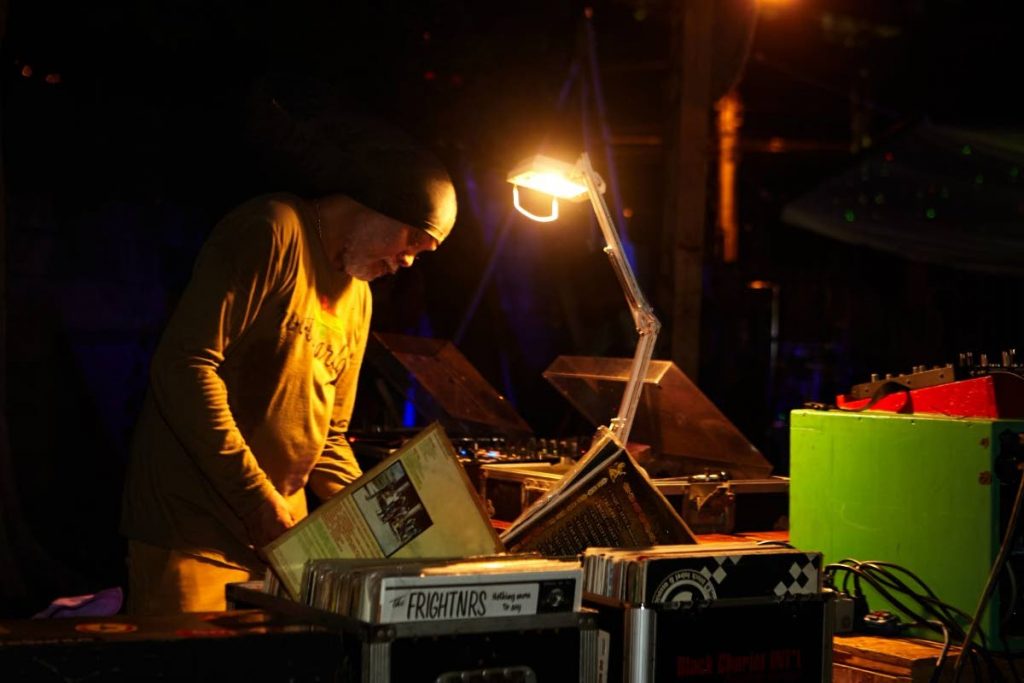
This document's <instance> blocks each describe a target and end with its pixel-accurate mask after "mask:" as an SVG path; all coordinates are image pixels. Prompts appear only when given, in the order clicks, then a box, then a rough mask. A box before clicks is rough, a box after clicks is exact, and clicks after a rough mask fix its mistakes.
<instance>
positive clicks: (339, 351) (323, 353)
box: [284, 315, 351, 384]
mask: <svg viewBox="0 0 1024 683" xmlns="http://www.w3.org/2000/svg"><path fill="white" fill-rule="evenodd" d="M284 329H285V334H286V335H287V336H290V337H291V336H293V337H297V338H299V339H302V340H305V342H306V343H307V344H309V346H310V347H311V349H312V351H313V357H314V358H315V359H316V360H318V361H320V362H321V363H322V364H323V366H324V369H325V370H327V373H328V375H329V376H330V377H331V378H333V379H332V381H331V383H332V384H333V383H334V382H336V381H337V380H338V378H339V377H340V376H341V375H342V373H344V372H345V368H346V367H347V366H348V361H349V357H350V356H351V353H350V352H349V347H348V344H346V343H345V342H344V341H343V340H341V339H340V337H341V335H340V334H338V333H337V332H333V331H332V330H331V329H330V328H329V327H327V326H326V325H324V324H323V323H321V322H319V321H318V320H316V319H315V318H314V317H312V316H306V317H305V318H299V317H298V316H296V315H292V316H291V317H290V318H289V319H288V320H287V321H286V322H285V325H284Z"/></svg>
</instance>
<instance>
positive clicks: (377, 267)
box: [340, 212, 437, 282]
mask: <svg viewBox="0 0 1024 683" xmlns="http://www.w3.org/2000/svg"><path fill="white" fill-rule="evenodd" d="M367 214H368V215H367V216H366V217H365V219H364V220H362V221H360V223H359V226H358V227H357V228H356V229H355V230H354V231H353V232H352V234H351V237H350V239H349V240H348V242H347V243H346V244H345V245H344V248H343V249H342V251H341V253H340V259H341V263H340V266H341V268H340V269H341V270H343V271H344V272H346V273H348V274H349V275H350V276H352V277H354V278H356V279H357V280H366V281H367V282H369V281H370V280H374V279H376V278H378V277H380V276H381V275H390V274H391V273H394V272H396V271H397V270H398V269H399V268H408V267H409V266H411V265H412V264H413V261H415V260H416V257H417V256H419V255H420V254H421V253H423V252H424V251H434V250H435V249H437V240H435V239H434V238H433V237H431V236H430V235H428V234H427V233H425V232H423V231H422V230H419V229H417V228H413V227H410V226H408V225H405V224H403V223H399V222H398V221H396V220H393V219H391V218H388V217H387V216H384V215H382V214H379V213H376V212H367Z"/></svg>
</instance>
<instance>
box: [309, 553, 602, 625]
mask: <svg viewBox="0 0 1024 683" xmlns="http://www.w3.org/2000/svg"><path fill="white" fill-rule="evenodd" d="M582 593H583V568H582V565H581V564H580V562H579V560H576V559H572V560H570V559H550V558H542V557H539V556H536V555H520V556H517V555H500V556H488V557H480V558H460V559H452V560H425V559H424V560H420V559H402V560H387V559H359V560H352V559H320V560H309V561H308V562H307V563H306V565H305V571H304V574H303V581H302V593H301V596H300V597H301V602H304V603H305V604H306V605H309V606H310V607H315V608H318V609H322V610H327V611H331V612H336V613H338V614H343V615H346V616H349V617H353V618H355V619H359V620H362V621H365V622H369V623H403V622H415V621H444V620H451V619H459V620H463V619H483V618H494V617H509V616H524V615H534V614H544V613H551V612H572V611H579V610H580V607H581V602H582Z"/></svg>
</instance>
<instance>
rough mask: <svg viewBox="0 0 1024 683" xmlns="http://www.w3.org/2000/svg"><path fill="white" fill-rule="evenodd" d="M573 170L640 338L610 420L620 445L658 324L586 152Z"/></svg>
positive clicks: (628, 428)
mask: <svg viewBox="0 0 1024 683" xmlns="http://www.w3.org/2000/svg"><path fill="white" fill-rule="evenodd" d="M576 167H577V169H578V170H579V171H580V173H581V174H582V175H583V178H584V180H585V182H586V185H587V195H588V196H589V197H590V203H591V205H592V206H593V207H594V213H595V214H597V222H598V224H599V225H600V226H601V234H602V235H604V241H605V247H604V253H606V254H608V260H609V261H611V264H612V269H613V270H614V271H615V275H616V277H617V278H618V279H619V285H620V286H621V287H622V290H623V292H624V293H625V295H626V301H627V302H628V304H629V312H630V313H631V314H632V316H633V323H634V324H635V325H636V331H637V334H639V335H640V339H639V341H638V342H637V346H636V352H635V353H634V354H633V365H632V366H631V367H630V372H629V381H628V382H627V383H626V388H625V391H623V393H622V402H621V403H620V404H619V412H618V414H617V415H616V416H615V417H614V418H612V422H611V425H610V426H609V430H610V431H611V432H612V433H613V434H615V436H616V437H617V438H618V439H619V441H621V442H622V443H626V442H627V441H628V439H629V433H630V431H631V430H632V428H633V418H634V417H635V416H636V409H637V405H638V404H639V403H640V395H641V393H642V392H643V382H644V379H645V378H646V377H647V368H648V366H650V363H651V357H652V356H653V355H654V343H655V342H656V341H657V339H658V332H659V331H660V330H661V322H660V321H659V320H658V317H657V316H656V315H655V314H654V309H653V308H651V305H650V304H649V303H648V302H647V298H646V297H645V296H644V293H643V292H642V291H641V290H640V285H639V284H638V283H637V281H636V276H635V275H634V274H633V269H632V268H631V267H630V265H629V261H628V260H626V257H625V254H623V251H622V242H621V241H620V240H619V234H618V232H617V231H616V229H615V223H614V222H613V221H612V215H611V212H610V211H609V210H608V205H607V204H606V203H605V201H604V196H603V195H602V194H601V191H600V189H599V188H600V181H599V179H598V176H597V174H596V173H595V172H594V168H593V166H591V165H590V157H589V156H588V155H587V153H586V152H584V153H583V154H581V155H580V158H579V161H578V162H577V163H576Z"/></svg>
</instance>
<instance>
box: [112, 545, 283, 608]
mask: <svg viewBox="0 0 1024 683" xmlns="http://www.w3.org/2000/svg"><path fill="white" fill-rule="evenodd" d="M261 578H263V575H262V573H256V572H251V571H249V570H246V569H239V568H238V567H234V566H231V565H227V564H224V563H222V562H218V561H216V560H212V559H210V558H206V557H198V556H196V555H189V554H187V553H183V552H180V551H177V550H167V549H165V548H158V547H156V546H152V545H149V544H148V543H142V542H140V541H132V540H129V541H128V613H129V614H132V615H134V616H148V615H160V614H178V613H181V612H214V611H222V610H224V609H226V608H227V605H226V602H225V599H224V586H225V584H228V583H237V582H240V581H252V580H254V579H261Z"/></svg>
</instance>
